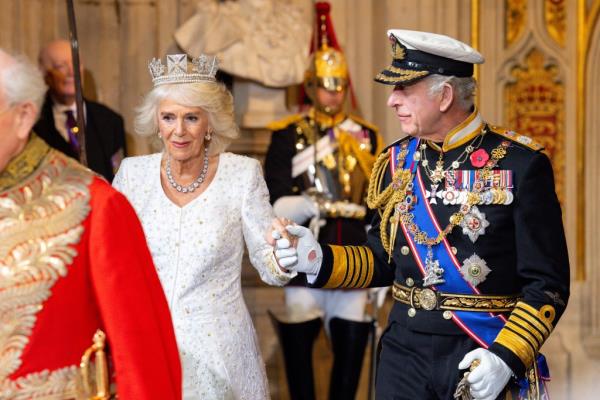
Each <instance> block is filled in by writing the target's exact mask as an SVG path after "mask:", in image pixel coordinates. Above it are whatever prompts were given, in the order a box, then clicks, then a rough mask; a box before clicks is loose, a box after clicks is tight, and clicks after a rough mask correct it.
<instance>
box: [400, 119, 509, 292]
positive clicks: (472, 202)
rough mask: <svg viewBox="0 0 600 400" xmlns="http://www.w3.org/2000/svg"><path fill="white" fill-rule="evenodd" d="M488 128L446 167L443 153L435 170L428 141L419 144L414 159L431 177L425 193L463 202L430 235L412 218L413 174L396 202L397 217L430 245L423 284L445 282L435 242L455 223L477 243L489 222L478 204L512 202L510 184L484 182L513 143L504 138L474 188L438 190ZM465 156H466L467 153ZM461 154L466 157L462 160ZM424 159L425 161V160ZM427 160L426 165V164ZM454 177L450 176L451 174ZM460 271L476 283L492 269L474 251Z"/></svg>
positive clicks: (405, 145)
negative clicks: (427, 155)
mask: <svg viewBox="0 0 600 400" xmlns="http://www.w3.org/2000/svg"><path fill="white" fill-rule="evenodd" d="M485 132H486V131H485V130H483V131H482V133H481V134H480V135H478V136H477V137H476V138H475V139H473V141H472V142H471V144H469V145H468V146H466V148H465V151H463V153H462V154H461V155H460V156H459V157H458V158H457V159H456V160H455V161H453V162H452V163H451V165H450V167H449V168H447V169H444V168H443V162H442V158H441V157H442V155H440V160H439V161H438V163H437V165H436V168H435V169H434V170H428V169H427V168H425V166H426V165H427V161H426V158H425V149H426V148H427V144H425V143H423V144H421V145H420V147H419V151H416V152H415V153H414V156H413V159H414V161H415V163H419V162H421V165H422V166H423V167H424V168H423V170H425V173H426V175H427V177H428V178H429V180H430V181H431V190H429V191H426V197H427V199H428V200H429V202H430V203H432V204H437V202H436V199H437V198H439V199H442V201H443V204H444V205H460V208H459V211H458V212H456V213H454V214H452V216H451V217H450V221H449V224H448V225H447V226H446V228H445V229H443V230H442V231H441V232H440V233H439V234H438V235H437V236H436V237H433V238H432V237H429V236H428V235H427V234H426V233H425V232H423V231H422V230H421V229H420V228H419V227H418V226H417V224H416V223H415V222H414V221H413V219H414V216H413V214H412V213H411V212H410V210H411V209H412V208H413V207H414V201H415V196H414V194H413V190H414V187H413V182H414V174H412V176H411V177H410V183H408V184H407V185H406V195H405V196H404V198H403V199H402V200H401V201H400V202H399V203H398V204H397V205H396V213H395V214H396V215H398V217H399V218H397V221H401V222H402V223H403V224H404V226H405V227H406V228H407V230H408V231H409V232H410V233H411V234H412V236H413V239H414V240H415V242H417V243H419V244H423V245H426V246H427V257H426V259H425V277H424V279H423V286H425V287H426V286H433V285H438V284H441V283H444V282H445V279H444V278H443V274H444V269H443V268H442V267H441V266H440V263H439V261H438V260H437V259H434V256H433V246H435V245H437V244H439V243H441V242H442V241H443V240H444V238H445V237H446V236H447V235H448V234H450V232H451V231H452V230H453V229H454V227H455V226H460V227H461V228H462V232H463V234H465V235H467V236H468V237H469V239H470V240H471V242H473V243H475V241H476V240H477V239H478V237H479V236H480V235H483V234H485V229H486V228H487V227H488V226H489V222H488V221H487V219H486V217H485V214H484V213H482V212H481V211H480V210H479V209H478V208H477V205H489V204H505V205H508V204H511V203H512V201H513V199H514V197H513V193H512V188H511V187H486V185H485V182H486V181H488V180H490V179H491V176H492V175H493V173H494V172H497V171H492V168H494V167H495V166H496V165H497V164H498V162H499V161H500V160H501V159H502V158H504V156H505V155H506V149H507V148H508V147H509V146H510V142H508V141H503V142H502V143H501V144H500V145H499V146H498V147H497V148H495V149H494V150H492V157H491V159H490V160H488V161H487V162H486V163H485V165H484V167H483V168H481V169H479V170H477V171H476V172H475V176H476V177H477V178H476V180H475V182H473V184H472V186H471V190H457V189H455V188H454V187H453V186H452V185H446V189H445V190H442V191H438V190H437V188H438V187H439V185H440V183H441V182H442V181H443V180H444V179H446V180H448V178H450V177H451V176H453V175H454V173H457V172H461V171H457V169H458V168H459V167H460V165H461V164H462V162H464V161H465V160H466V159H468V158H469V157H468V156H469V155H470V154H471V153H472V152H474V151H475V150H476V149H477V148H478V147H479V145H480V144H481V142H482V138H483V136H484V135H485ZM407 148H408V143H403V144H402V150H401V151H400V153H399V155H398V165H402V164H403V163H404V158H405V157H406V154H407V152H408V150H407ZM465 155H466V157H463V156H465ZM461 158H464V160H462V161H459V160H460V159H461ZM423 160H425V162H423ZM423 164H425V165H423ZM450 179H451V178H450ZM460 272H461V274H462V275H463V277H464V279H465V280H466V281H468V282H469V283H470V284H471V285H472V286H477V285H479V284H480V283H481V282H483V281H484V280H485V279H486V276H487V275H488V274H489V273H490V272H491V269H490V268H489V267H488V266H487V263H486V262H485V260H483V259H482V258H481V257H479V256H478V255H477V254H475V253H474V254H473V255H471V256H470V257H468V258H467V259H465V260H464V262H463V264H462V266H461V268H460Z"/></svg>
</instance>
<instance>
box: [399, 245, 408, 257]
mask: <svg viewBox="0 0 600 400" xmlns="http://www.w3.org/2000/svg"><path fill="white" fill-rule="evenodd" d="M400 253H402V255H403V256H407V255H408V253H410V249H409V248H408V246H402V247H401V248H400Z"/></svg>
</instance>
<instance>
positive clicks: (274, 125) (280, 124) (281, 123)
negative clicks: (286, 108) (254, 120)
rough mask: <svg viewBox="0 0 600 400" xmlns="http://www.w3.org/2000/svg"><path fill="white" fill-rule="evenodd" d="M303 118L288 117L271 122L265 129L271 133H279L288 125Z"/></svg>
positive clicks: (294, 115) (298, 115) (299, 116)
mask: <svg viewBox="0 0 600 400" xmlns="http://www.w3.org/2000/svg"><path fill="white" fill-rule="evenodd" d="M303 118H304V115H302V114H292V115H288V116H287V117H285V118H282V119H280V120H278V121H274V122H271V123H269V124H268V125H267V129H269V130H271V131H280V130H282V129H285V128H287V127H288V126H289V125H291V124H293V123H295V122H298V121H300V120H301V119H303Z"/></svg>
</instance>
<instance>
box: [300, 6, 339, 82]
mask: <svg viewBox="0 0 600 400" xmlns="http://www.w3.org/2000/svg"><path fill="white" fill-rule="evenodd" d="M330 10H331V7H330V5H329V3H327V2H318V3H317V4H316V17H317V28H318V29H316V30H315V33H316V34H317V35H318V37H317V39H318V46H317V49H316V51H314V52H313V53H312V55H311V58H310V65H309V68H308V70H307V71H306V76H305V79H304V83H305V85H306V86H312V85H314V84H317V85H318V86H320V87H322V88H325V89H327V90H331V91H337V92H339V91H342V90H344V89H345V88H346V86H347V85H348V64H347V63H346V57H344V54H343V53H342V51H341V49H340V47H339V45H338V43H337V39H336V37H335V32H334V30H333V25H332V23H331V17H330V15H329V11H330ZM313 46H314V41H313ZM309 93H310V91H309Z"/></svg>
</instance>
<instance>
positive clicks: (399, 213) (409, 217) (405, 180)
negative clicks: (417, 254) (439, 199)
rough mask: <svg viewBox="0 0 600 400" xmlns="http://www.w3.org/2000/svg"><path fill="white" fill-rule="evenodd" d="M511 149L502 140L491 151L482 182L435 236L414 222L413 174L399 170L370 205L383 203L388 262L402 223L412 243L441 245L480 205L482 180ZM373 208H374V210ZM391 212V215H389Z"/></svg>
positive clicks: (401, 162) (404, 150) (401, 155)
mask: <svg viewBox="0 0 600 400" xmlns="http://www.w3.org/2000/svg"><path fill="white" fill-rule="evenodd" d="M509 146H510V142H508V141H503V142H502V143H501V144H500V145H499V146H497V147H496V148H495V149H493V150H492V152H491V153H492V154H491V158H490V160H489V161H488V162H487V163H486V165H485V167H483V168H481V169H480V171H481V174H480V176H481V179H482V180H481V181H477V182H475V183H474V184H473V191H471V192H469V193H468V194H467V203H466V204H463V205H462V206H461V207H460V209H459V211H458V212H456V213H454V214H452V215H451V216H450V218H449V223H448V225H447V226H446V227H445V228H444V229H443V230H442V231H441V232H439V233H438V235H437V236H435V237H430V236H429V235H427V233H425V232H424V231H423V230H421V229H420V228H419V226H418V225H417V224H416V223H415V222H414V215H413V214H412V212H411V209H412V205H413V201H414V197H413V196H412V195H411V196H410V198H409V201H408V202H407V198H408V197H409V194H410V192H412V189H413V184H412V182H413V181H414V173H412V172H411V171H410V170H409V169H404V168H398V169H397V170H396V171H395V173H394V176H393V177H392V183H391V184H390V185H389V186H388V187H387V188H386V189H385V190H384V191H383V193H381V194H380V195H379V196H376V198H374V201H373V202H372V203H373V204H369V207H371V208H378V207H380V206H383V205H384V204H385V208H384V211H383V214H382V215H381V229H380V238H381V243H382V245H383V247H384V248H385V249H386V251H387V253H388V256H389V258H390V260H391V256H392V252H393V249H394V244H395V239H396V235H397V231H398V224H399V223H400V222H402V224H403V225H404V226H406V229H407V230H408V231H409V232H410V233H411V234H412V235H413V237H414V240H415V242H416V243H418V244H423V245H426V246H428V247H431V246H434V245H437V244H439V243H441V242H442V241H443V240H444V238H445V237H446V236H447V235H449V234H450V232H452V230H453V229H454V227H455V226H457V225H460V223H461V222H462V220H463V219H464V217H465V215H467V214H468V213H469V211H470V210H471V208H472V207H473V205H475V204H479V203H480V202H481V195H482V192H483V190H484V188H485V184H484V182H485V180H487V179H488V178H489V177H490V174H491V170H492V169H493V168H494V167H496V165H498V162H499V161H500V160H501V159H503V158H504V156H505V155H506V149H507V148H508V147H509ZM407 148H408V144H407V143H403V144H402V149H401V151H400V152H399V154H398V157H397V160H398V164H397V165H399V166H400V165H404V161H405V158H406V155H407V153H408V150H407ZM373 206H376V207H373ZM392 213H393V215H392ZM388 222H391V228H390V235H389V237H388V233H387V225H388Z"/></svg>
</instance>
